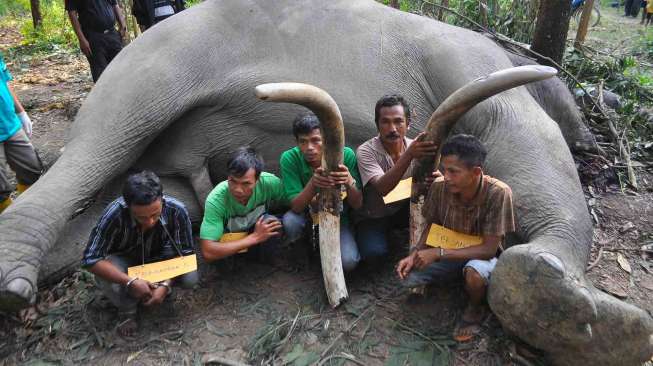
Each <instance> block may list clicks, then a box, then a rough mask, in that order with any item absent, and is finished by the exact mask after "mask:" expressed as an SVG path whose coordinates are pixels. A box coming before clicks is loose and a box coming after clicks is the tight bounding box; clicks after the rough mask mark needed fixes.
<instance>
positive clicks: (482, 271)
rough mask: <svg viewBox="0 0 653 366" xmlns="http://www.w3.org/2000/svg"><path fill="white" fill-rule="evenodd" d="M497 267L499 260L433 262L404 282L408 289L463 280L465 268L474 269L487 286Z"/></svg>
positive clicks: (411, 273) (411, 274) (412, 273)
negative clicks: (458, 279) (438, 282)
mask: <svg viewBox="0 0 653 366" xmlns="http://www.w3.org/2000/svg"><path fill="white" fill-rule="evenodd" d="M496 265H497V259H496V258H492V259H490V260H481V259H472V260H469V261H467V262H453V261H447V260H443V261H440V262H433V263H431V264H429V265H428V266H427V267H426V268H424V269H422V270H416V269H413V270H412V271H411V272H410V273H409V274H408V277H406V279H405V280H403V281H402V283H401V284H402V285H404V286H406V287H418V286H422V285H426V284H429V283H432V282H436V281H451V280H454V279H457V278H461V277H462V275H463V272H464V270H465V268H468V267H469V268H472V269H474V270H475V271H476V272H478V274H479V275H481V277H482V278H483V279H484V280H485V284H488V282H489V281H490V275H491V274H492V271H493V270H494V267H495V266H496Z"/></svg>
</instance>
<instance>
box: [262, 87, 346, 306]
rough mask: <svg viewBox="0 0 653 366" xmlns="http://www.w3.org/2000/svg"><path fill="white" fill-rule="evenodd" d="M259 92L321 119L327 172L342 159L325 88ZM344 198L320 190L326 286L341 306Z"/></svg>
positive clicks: (334, 110)
mask: <svg viewBox="0 0 653 366" xmlns="http://www.w3.org/2000/svg"><path fill="white" fill-rule="evenodd" d="M255 93H256V96H257V97H258V98H259V99H261V100H265V101H270V102H285V103H295V104H299V105H303V106H304V107H306V108H308V109H310V110H311V111H313V113H315V115H316V116H317V118H318V119H319V121H320V129H321V134H322V139H323V141H324V143H323V144H322V167H323V168H324V170H325V173H326V174H328V173H329V172H331V171H334V170H336V169H337V168H338V165H340V164H342V161H343V149H344V144H345V131H344V126H343V123H342V116H341V114H340V109H339V108H338V105H337V104H336V102H335V101H334V100H333V98H331V96H330V95H329V94H328V93H327V92H325V91H324V90H322V89H320V88H317V87H314V86H312V85H307V84H301V83H275V84H263V85H259V86H257V87H256V90H255ZM341 210H342V199H341V197H340V190H339V189H338V188H331V189H322V190H320V213H319V218H320V221H319V222H320V257H321V260H322V274H323V277H324V286H325V288H326V292H327V296H328V298H329V303H330V304H331V306H333V307H336V306H338V305H339V304H340V303H341V302H342V301H343V300H344V299H346V298H347V297H348V294H347V285H346V283H345V276H344V272H343V269H342V260H341V254H340V211H341Z"/></svg>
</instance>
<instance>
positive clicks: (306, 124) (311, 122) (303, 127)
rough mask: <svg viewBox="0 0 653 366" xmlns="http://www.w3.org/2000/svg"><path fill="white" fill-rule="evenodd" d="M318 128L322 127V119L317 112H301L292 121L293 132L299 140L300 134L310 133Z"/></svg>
mask: <svg viewBox="0 0 653 366" xmlns="http://www.w3.org/2000/svg"><path fill="white" fill-rule="evenodd" d="M316 128H320V121H319V120H318V119H317V116H316V115H315V114H313V113H306V114H300V115H298V116H297V118H295V120H294V121H293V123H292V134H293V135H295V140H297V139H298V138H299V135H308V134H309V133H311V132H313V130H314V129H316Z"/></svg>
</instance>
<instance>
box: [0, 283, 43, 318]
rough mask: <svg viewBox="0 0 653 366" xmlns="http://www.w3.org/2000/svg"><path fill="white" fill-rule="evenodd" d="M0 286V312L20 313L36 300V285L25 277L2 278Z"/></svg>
mask: <svg viewBox="0 0 653 366" xmlns="http://www.w3.org/2000/svg"><path fill="white" fill-rule="evenodd" d="M0 284H1V285H0V311H5V312H14V311H18V310H20V309H24V308H26V307H28V306H29V305H31V304H32V303H34V300H35V299H36V291H35V288H36V287H35V286H34V283H33V282H30V281H29V280H27V279H25V278H23V277H14V278H11V279H7V278H0Z"/></svg>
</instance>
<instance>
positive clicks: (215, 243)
mask: <svg viewBox="0 0 653 366" xmlns="http://www.w3.org/2000/svg"><path fill="white" fill-rule="evenodd" d="M227 174H228V176H227V180H226V181H224V182H221V183H220V184H218V185H217V186H216V187H215V188H214V189H213V190H212V191H211V193H210V194H209V196H208V197H207V198H206V205H205V208H204V220H203V221H202V226H201V228H200V248H201V250H202V256H203V257H204V259H205V260H206V261H207V262H213V261H215V260H218V259H221V258H225V257H229V256H231V255H234V254H236V253H239V252H242V251H243V250H248V249H252V250H253V251H254V252H258V254H259V255H260V256H261V257H262V258H264V259H271V258H270V257H271V256H273V255H274V251H275V249H276V247H277V244H278V242H279V240H280V238H281V236H282V235H283V227H282V223H281V221H280V220H279V219H277V218H276V217H275V216H272V215H270V214H269V212H271V211H275V210H278V209H281V208H284V207H287V199H286V196H285V194H284V191H283V185H282V184H281V180H280V179H279V178H277V177H276V176H275V175H274V174H270V173H266V172H263V161H262V160H261V158H260V157H258V156H257V154H256V151H255V150H254V149H253V148H250V147H242V148H240V149H238V150H236V152H235V153H234V154H233V155H232V156H231V158H230V159H229V161H228V162H227ZM226 233H231V234H236V233H242V234H240V235H238V234H236V238H235V239H233V240H230V241H225V240H221V239H223V235H224V234H226ZM238 236H240V238H239V237H238Z"/></svg>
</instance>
